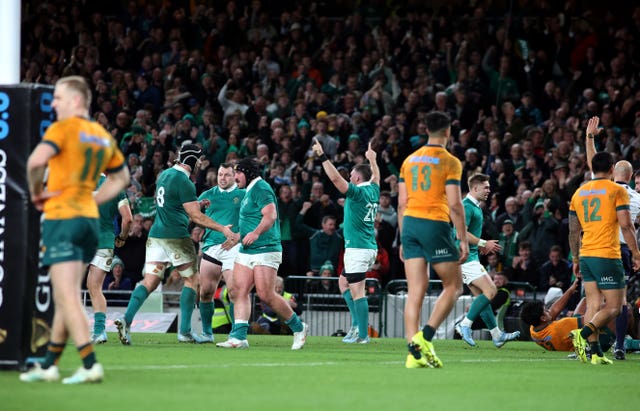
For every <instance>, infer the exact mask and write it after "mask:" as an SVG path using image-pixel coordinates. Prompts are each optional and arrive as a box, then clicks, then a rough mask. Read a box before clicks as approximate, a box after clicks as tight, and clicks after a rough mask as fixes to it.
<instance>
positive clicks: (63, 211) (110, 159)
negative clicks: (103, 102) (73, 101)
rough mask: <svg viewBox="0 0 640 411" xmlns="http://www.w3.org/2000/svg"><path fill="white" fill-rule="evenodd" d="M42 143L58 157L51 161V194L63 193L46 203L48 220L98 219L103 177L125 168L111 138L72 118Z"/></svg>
mask: <svg viewBox="0 0 640 411" xmlns="http://www.w3.org/2000/svg"><path fill="white" fill-rule="evenodd" d="M42 143H44V144H49V145H51V146H52V147H53V148H54V149H55V150H56V153H57V154H56V155H54V156H53V157H51V159H50V160H49V177H48V180H47V191H50V192H57V191H59V192H60V195H57V196H54V197H52V198H50V199H49V200H47V201H46V202H45V204H44V215H45V218H46V219H47V220H67V219H71V218H75V217H90V218H98V207H97V205H96V202H95V201H94V199H93V191H94V190H95V189H96V186H97V184H98V180H99V179H100V173H102V172H104V171H106V172H113V171H117V170H120V169H121V168H122V167H124V156H123V155H122V153H121V152H120V150H119V149H118V147H117V144H116V142H115V140H114V139H113V137H112V136H111V134H109V133H108V132H107V131H106V130H105V129H104V128H103V127H102V126H101V125H100V124H98V123H96V122H92V121H89V120H86V119H84V118H80V117H71V118H68V119H65V120H62V121H58V122H55V123H53V124H52V125H51V127H49V128H48V129H47V132H46V133H45V135H44V137H43V138H42Z"/></svg>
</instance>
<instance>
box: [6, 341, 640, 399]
mask: <svg viewBox="0 0 640 411" xmlns="http://www.w3.org/2000/svg"><path fill="white" fill-rule="evenodd" d="M225 337H226V336H222V335H216V341H222V340H223V339H224V338H225ZM291 338H292V337H290V336H257V335H250V336H249V343H250V344H251V348H249V349H248V350H231V349H222V348H216V347H215V346H214V345H211V344H207V345H193V344H179V343H177V340H176V335H175V334H133V335H132V340H133V343H134V345H132V346H122V345H120V343H119V342H118V339H117V336H116V334H109V342H108V343H107V344H103V345H99V346H97V348H96V351H97V355H98V359H99V361H100V362H101V363H102V364H103V365H104V368H105V374H106V375H105V381H104V382H103V383H102V384H95V385H82V386H64V385H62V384H61V383H49V384H47V383H38V384H25V383H22V382H20V381H19V380H18V372H13V371H6V372H0V393H1V394H0V410H3V411H13V410H90V411H95V410H140V411H142V410H154V411H156V410H173V411H182V410H208V409H214V410H224V411H235V410H253V411H257V410H260V411H263V410H269V411H270V410H295V411H305V410H323V411H324V410H364V409H367V410H390V411H391V410H394V411H395V410H426V409H431V410H489V409H491V410H514V411H515V410H536V411H539V410H540V409H550V410H558V409H581V410H598V411H601V410H603V409H607V410H609V409H611V410H632V409H635V407H637V406H638V402H639V401H640V390H638V387H637V377H638V369H639V367H640V355H636V354H633V353H631V354H628V355H627V358H628V359H627V360H626V361H616V362H615V363H614V364H613V365H611V366H592V365H591V364H581V363H579V362H578V361H575V360H569V359H567V353H564V352H548V351H544V350H543V349H542V348H540V347H538V346H537V345H535V344H534V343H531V342H511V343H508V344H507V345H505V346H504V347H503V348H501V349H499V350H498V349H496V348H494V347H493V345H492V343H491V342H490V341H479V346H480V347H479V348H477V349H472V348H470V347H467V346H466V345H465V344H464V342H462V341H460V340H436V341H435V347H436V352H437V354H438V356H439V357H440V358H441V359H442V361H443V362H444V368H442V369H417V370H407V369H405V368H404V360H405V357H406V344H405V342H404V341H403V340H400V339H374V340H372V343H371V344H369V345H348V344H343V343H342V342H341V341H340V339H339V338H335V337H333V338H332V337H309V339H308V341H307V345H306V346H305V348H304V349H303V350H301V351H291V350H290V346H291V341H292V339H291ZM79 363H80V361H79V358H78V356H77V353H76V350H75V348H74V347H73V346H68V347H67V349H66V351H65V354H64V355H63V358H62V361H61V363H60V368H61V373H62V375H63V377H66V376H68V375H70V374H71V373H73V371H74V370H75V369H76V368H77V367H78V366H79Z"/></svg>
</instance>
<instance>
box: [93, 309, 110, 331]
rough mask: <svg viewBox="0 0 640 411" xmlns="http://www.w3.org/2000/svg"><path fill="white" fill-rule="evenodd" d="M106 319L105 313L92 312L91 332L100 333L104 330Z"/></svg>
mask: <svg viewBox="0 0 640 411" xmlns="http://www.w3.org/2000/svg"><path fill="white" fill-rule="evenodd" d="M106 320H107V314H105V313H94V314H93V333H94V334H95V335H100V334H102V333H103V332H104V325H105V322H106Z"/></svg>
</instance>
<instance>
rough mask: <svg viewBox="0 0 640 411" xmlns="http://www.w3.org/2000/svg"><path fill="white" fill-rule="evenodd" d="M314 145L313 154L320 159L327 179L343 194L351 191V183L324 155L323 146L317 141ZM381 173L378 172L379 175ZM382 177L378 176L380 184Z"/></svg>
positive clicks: (315, 140)
mask: <svg viewBox="0 0 640 411" xmlns="http://www.w3.org/2000/svg"><path fill="white" fill-rule="evenodd" d="M313 141H314V143H313V146H312V149H313V152H314V153H315V155H316V156H317V157H320V161H322V168H323V169H324V172H325V173H327V177H329V180H331V182H332V183H333V185H334V186H336V188H337V189H338V191H340V192H341V193H342V194H344V193H346V192H347V190H348V189H349V182H348V181H347V180H345V179H344V178H342V176H341V175H340V172H339V171H338V170H337V169H336V167H335V166H334V165H333V163H332V162H331V160H329V158H328V157H327V156H326V154H324V150H323V149H322V144H320V142H319V141H318V140H317V139H313ZM379 173H380V171H378V174H379ZM379 181H380V176H379V175H378V184H380V182H379Z"/></svg>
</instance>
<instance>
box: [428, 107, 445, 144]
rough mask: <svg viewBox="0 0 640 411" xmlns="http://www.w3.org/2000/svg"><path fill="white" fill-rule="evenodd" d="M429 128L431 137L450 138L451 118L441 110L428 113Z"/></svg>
mask: <svg viewBox="0 0 640 411" xmlns="http://www.w3.org/2000/svg"><path fill="white" fill-rule="evenodd" d="M426 121H427V130H428V132H429V137H436V138H438V137H439V138H442V137H445V138H449V135H450V134H451V118H450V117H449V116H448V115H446V114H445V113H442V112H440V111H434V112H431V113H429V114H427V117H426Z"/></svg>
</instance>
